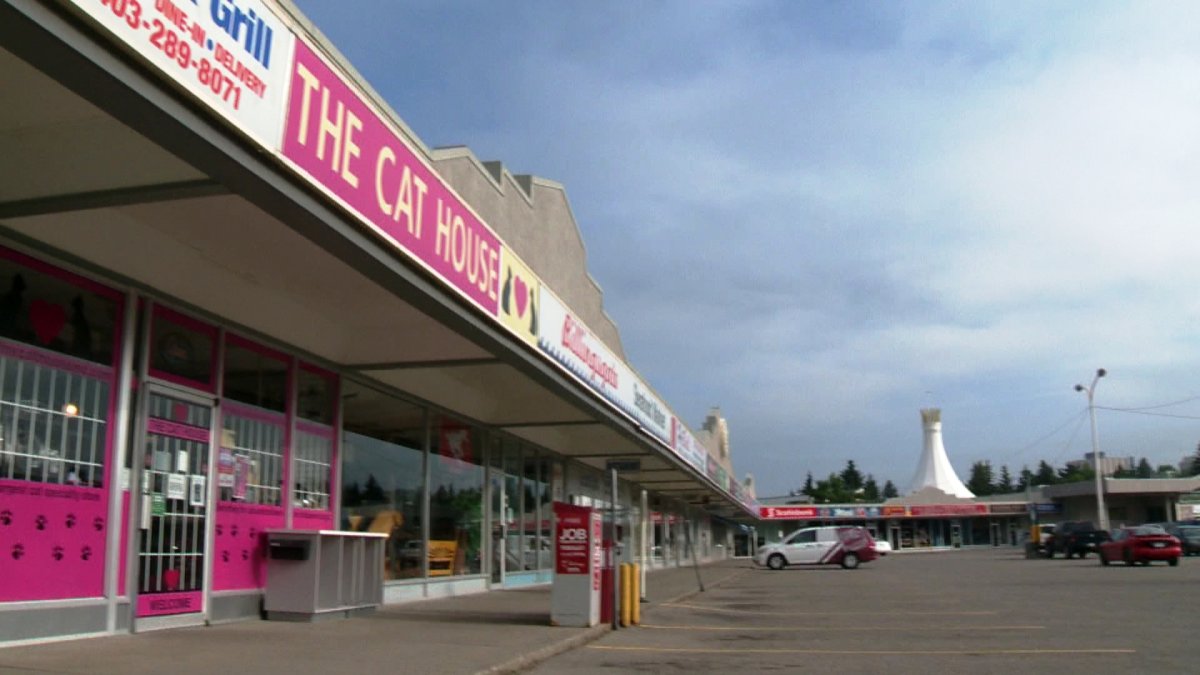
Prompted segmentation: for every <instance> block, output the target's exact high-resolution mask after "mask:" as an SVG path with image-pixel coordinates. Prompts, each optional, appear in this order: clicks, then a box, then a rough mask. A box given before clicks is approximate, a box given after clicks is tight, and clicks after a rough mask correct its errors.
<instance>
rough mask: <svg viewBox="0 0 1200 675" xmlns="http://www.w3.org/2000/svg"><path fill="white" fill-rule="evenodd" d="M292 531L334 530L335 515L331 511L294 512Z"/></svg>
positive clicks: (299, 510)
mask: <svg viewBox="0 0 1200 675" xmlns="http://www.w3.org/2000/svg"><path fill="white" fill-rule="evenodd" d="M292 529H296V530H332V529H333V514H332V513H330V512H329V511H311V510H308V509H296V510H295V511H292Z"/></svg>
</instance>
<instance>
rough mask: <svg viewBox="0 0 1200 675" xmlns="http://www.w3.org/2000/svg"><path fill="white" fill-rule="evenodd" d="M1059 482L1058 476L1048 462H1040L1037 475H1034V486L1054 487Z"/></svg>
mask: <svg viewBox="0 0 1200 675" xmlns="http://www.w3.org/2000/svg"><path fill="white" fill-rule="evenodd" d="M1057 482H1058V474H1056V473H1054V467H1052V466H1050V464H1049V463H1048V462H1047V461H1046V460H1044V459H1043V460H1042V461H1040V462H1038V468H1037V473H1035V474H1033V484H1034V485H1054V484H1055V483H1057Z"/></svg>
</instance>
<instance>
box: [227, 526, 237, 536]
mask: <svg viewBox="0 0 1200 675" xmlns="http://www.w3.org/2000/svg"><path fill="white" fill-rule="evenodd" d="M237 533H238V529H237V525H231V526H230V527H229V534H230V536H233V537H236V536H237Z"/></svg>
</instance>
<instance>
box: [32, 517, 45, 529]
mask: <svg viewBox="0 0 1200 675" xmlns="http://www.w3.org/2000/svg"><path fill="white" fill-rule="evenodd" d="M46 522H47V521H46V516H38V517H37V518H34V520H33V524H34V525H35V526H37V529H39V530H44V529H46Z"/></svg>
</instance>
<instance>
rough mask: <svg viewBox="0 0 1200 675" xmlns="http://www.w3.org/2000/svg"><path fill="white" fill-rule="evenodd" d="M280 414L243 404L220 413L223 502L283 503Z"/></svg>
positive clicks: (219, 474) (219, 470)
mask: <svg viewBox="0 0 1200 675" xmlns="http://www.w3.org/2000/svg"><path fill="white" fill-rule="evenodd" d="M284 424H285V418H284V416H283V415H280V414H278V413H273V412H272V411H269V410H262V409H260V408H254V407H251V406H247V405H242V404H229V405H227V406H226V407H225V409H224V411H223V412H222V414H221V426H222V428H221V448H220V454H219V455H218V457H217V486H218V487H219V488H220V499H221V501H225V502H242V503H245V504H264V505H267V506H279V505H280V504H282V503H283V501H282V492H283V428H284Z"/></svg>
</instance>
